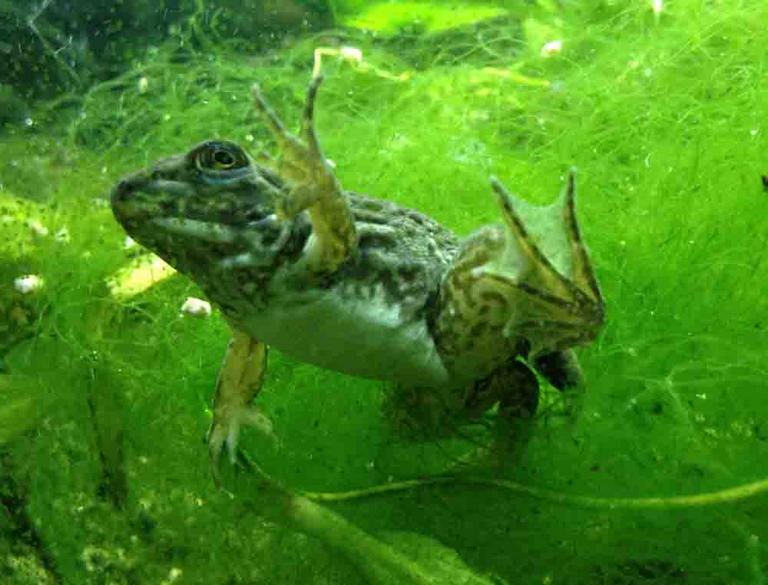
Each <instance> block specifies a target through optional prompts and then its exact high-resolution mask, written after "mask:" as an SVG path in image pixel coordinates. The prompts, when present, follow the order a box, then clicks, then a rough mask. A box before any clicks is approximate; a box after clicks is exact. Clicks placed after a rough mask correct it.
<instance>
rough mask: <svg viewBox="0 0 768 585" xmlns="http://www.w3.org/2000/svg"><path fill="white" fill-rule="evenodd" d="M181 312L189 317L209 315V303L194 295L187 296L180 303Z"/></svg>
mask: <svg viewBox="0 0 768 585" xmlns="http://www.w3.org/2000/svg"><path fill="white" fill-rule="evenodd" d="M181 313H182V314H183V315H190V316H191V317H209V316H210V315H211V303H209V302H208V301H204V300H203V299H196V298H195V297H187V300H186V301H184V304H183V305H181Z"/></svg>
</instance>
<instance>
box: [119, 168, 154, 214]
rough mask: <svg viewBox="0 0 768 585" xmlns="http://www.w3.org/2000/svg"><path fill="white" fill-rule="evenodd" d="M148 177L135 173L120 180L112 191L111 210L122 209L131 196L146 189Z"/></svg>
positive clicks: (144, 174)
mask: <svg viewBox="0 0 768 585" xmlns="http://www.w3.org/2000/svg"><path fill="white" fill-rule="evenodd" d="M147 182H148V177H147V174H146V173H135V174H133V175H129V176H127V177H125V178H124V179H122V180H121V181H120V182H119V183H118V184H117V185H115V187H114V188H113V189H112V193H111V194H110V201H111V202H112V207H113V209H122V208H124V206H125V205H126V204H128V203H129V201H130V200H131V196H132V195H133V194H134V193H136V192H137V191H141V190H142V189H143V188H144V187H146V185H147Z"/></svg>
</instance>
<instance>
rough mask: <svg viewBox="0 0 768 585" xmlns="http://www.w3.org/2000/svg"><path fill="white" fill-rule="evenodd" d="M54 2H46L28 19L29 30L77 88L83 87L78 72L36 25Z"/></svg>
mask: <svg viewBox="0 0 768 585" xmlns="http://www.w3.org/2000/svg"><path fill="white" fill-rule="evenodd" d="M52 1H53V0H45V1H44V2H43V3H42V4H41V5H40V7H39V8H38V9H37V10H36V11H35V12H34V13H33V14H31V15H30V16H29V17H28V18H27V27H28V28H29V30H31V31H32V32H33V33H34V35H35V36H36V37H37V40H38V41H40V44H41V45H42V47H43V50H44V51H45V52H46V53H47V54H48V55H50V56H51V58H52V59H53V60H54V61H56V64H57V65H58V66H59V67H61V68H62V69H63V70H64V72H65V73H66V74H67V75H69V77H71V78H72V81H73V82H74V83H75V85H76V86H80V85H82V81H81V79H80V76H79V75H78V74H77V71H75V70H74V69H73V68H72V67H71V66H70V65H69V63H67V62H66V61H65V60H64V59H62V57H61V55H59V51H57V50H56V49H54V48H53V46H52V45H51V43H49V42H48V39H46V38H45V37H44V36H43V34H42V33H41V32H40V29H39V28H37V25H36V24H35V21H36V20H37V19H38V18H39V17H40V15H41V14H42V13H43V12H44V11H45V9H46V8H48V6H49V5H50V4H51V2H52Z"/></svg>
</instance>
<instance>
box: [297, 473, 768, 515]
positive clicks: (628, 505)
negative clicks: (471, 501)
mask: <svg viewBox="0 0 768 585" xmlns="http://www.w3.org/2000/svg"><path fill="white" fill-rule="evenodd" d="M433 485H457V486H461V485H464V486H467V485H473V486H484V487H496V488H501V489H504V490H508V491H512V492H515V493H518V494H522V495H527V496H531V497H533V498H536V499H538V500H544V501H547V502H553V503H556V504H566V505H573V506H579V507H582V508H600V509H609V510H666V509H671V508H697V507H702V506H714V505H717V504H729V503H734V502H738V501H741V500H746V499H748V498H751V497H754V496H757V495H760V494H763V493H766V492H768V479H764V480H760V481H755V482H752V483H747V484H742V485H739V486H735V487H732V488H726V489H723V490H718V491H714V492H705V493H701V494H692V495H685V496H668V497H664V496H654V497H639V498H605V497H593V496H583V495H576V494H565V493H562V492H556V491H554V490H549V489H545V488H537V487H532V486H528V485H525V484H522V483H519V482H516V481H511V480H507V479H492V478H483V477H459V476H437V477H430V478H424V479H411V480H405V481H398V482H392V483H389V484H384V485H378V486H373V487H370V488H363V489H359V490H350V491H346V492H334V493H329V492H301V495H303V496H304V497H306V498H309V499H310V500H313V501H316V502H342V501H345V500H354V499H360V498H367V497H372V496H377V495H381V494H388V493H395V492H402V491H406V490H410V489H415V488H419V487H427V486H433Z"/></svg>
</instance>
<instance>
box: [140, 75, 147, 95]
mask: <svg viewBox="0 0 768 585" xmlns="http://www.w3.org/2000/svg"><path fill="white" fill-rule="evenodd" d="M148 89H149V79H147V78H146V77H144V76H142V77H140V78H139V93H140V94H145V93H147V90H148Z"/></svg>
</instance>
